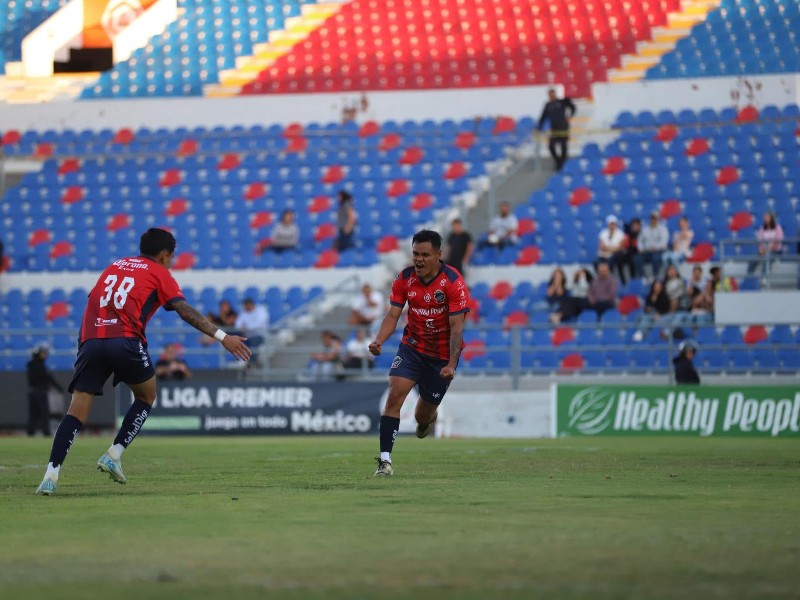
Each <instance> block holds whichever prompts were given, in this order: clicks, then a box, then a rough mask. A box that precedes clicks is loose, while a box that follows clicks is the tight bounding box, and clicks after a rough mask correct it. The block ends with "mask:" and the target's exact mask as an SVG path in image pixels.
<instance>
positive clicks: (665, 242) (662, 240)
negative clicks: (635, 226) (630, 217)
mask: <svg viewBox="0 0 800 600" xmlns="http://www.w3.org/2000/svg"><path fill="white" fill-rule="evenodd" d="M668 248H669V231H667V226H666V225H664V223H662V222H661V220H660V219H659V218H658V213H657V212H652V213H650V222H649V223H648V224H647V226H646V227H644V229H642V233H641V235H639V256H640V257H641V262H642V267H643V268H642V270H643V271H644V265H650V270H651V275H650V280H651V281H652V280H653V279H658V277H660V275H661V260H662V257H663V255H664V252H666V251H667V249H668Z"/></svg>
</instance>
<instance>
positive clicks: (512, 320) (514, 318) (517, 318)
mask: <svg viewBox="0 0 800 600" xmlns="http://www.w3.org/2000/svg"><path fill="white" fill-rule="evenodd" d="M527 325H528V313H526V312H525V311H524V310H515V311H514V312H512V313H509V314H508V315H507V316H506V318H505V319H504V320H503V327H504V328H505V329H510V328H512V327H525V326H527Z"/></svg>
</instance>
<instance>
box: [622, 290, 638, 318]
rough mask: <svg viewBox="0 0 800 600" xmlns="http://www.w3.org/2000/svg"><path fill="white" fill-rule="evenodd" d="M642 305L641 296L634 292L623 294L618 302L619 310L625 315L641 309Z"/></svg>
mask: <svg viewBox="0 0 800 600" xmlns="http://www.w3.org/2000/svg"><path fill="white" fill-rule="evenodd" d="M641 307H642V305H641V303H640V302H639V297H638V296H635V295H633V294H630V295H628V296H623V297H622V298H620V300H619V303H618V304H617V310H618V311H619V312H620V314H623V315H629V314H630V313H632V312H633V311H635V310H639V309H640V308H641Z"/></svg>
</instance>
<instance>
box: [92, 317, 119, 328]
mask: <svg viewBox="0 0 800 600" xmlns="http://www.w3.org/2000/svg"><path fill="white" fill-rule="evenodd" d="M118 322H119V319H101V318H100V317H97V320H96V321H95V326H96V327H105V326H106V325H116V324H117V323H118Z"/></svg>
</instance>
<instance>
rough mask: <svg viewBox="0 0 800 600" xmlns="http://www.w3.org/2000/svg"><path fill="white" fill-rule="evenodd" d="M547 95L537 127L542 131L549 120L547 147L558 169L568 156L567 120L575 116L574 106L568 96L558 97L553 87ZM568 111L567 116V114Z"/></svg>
mask: <svg viewBox="0 0 800 600" xmlns="http://www.w3.org/2000/svg"><path fill="white" fill-rule="evenodd" d="M547 96H548V102H547V104H545V105H544V109H543V110H542V116H541V117H539V125H538V127H537V129H538V130H539V131H542V128H543V127H544V124H545V123H546V122H548V121H549V122H550V141H549V142H548V144H547V147H548V148H549V149H550V155H551V156H552V157H553V160H554V161H555V163H556V171H560V170H561V169H563V168H564V163H565V162H567V158H568V157H569V150H568V145H569V120H570V119H571V118H572V117H574V116H575V111H576V108H575V104H573V102H572V100H570V99H569V98H561V99H559V97H558V95H557V94H556V91H555V90H554V89H550V90H549V91H548V92H547ZM568 111H569V116H567V112H568Z"/></svg>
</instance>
